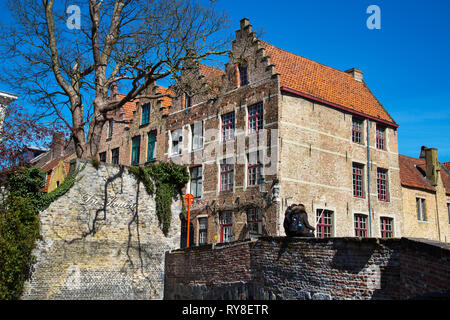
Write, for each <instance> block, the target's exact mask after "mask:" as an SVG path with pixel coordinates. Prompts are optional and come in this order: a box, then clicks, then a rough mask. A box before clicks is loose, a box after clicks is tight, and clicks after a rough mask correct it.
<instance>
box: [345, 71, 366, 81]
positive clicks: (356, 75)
mask: <svg viewBox="0 0 450 320" xmlns="http://www.w3.org/2000/svg"><path fill="white" fill-rule="evenodd" d="M345 72H346V73H348V74H351V75H352V77H353V79H355V80H356V81H359V82H362V81H363V72H362V71H361V70H359V69H356V68H351V69H349V70H347V71H345Z"/></svg>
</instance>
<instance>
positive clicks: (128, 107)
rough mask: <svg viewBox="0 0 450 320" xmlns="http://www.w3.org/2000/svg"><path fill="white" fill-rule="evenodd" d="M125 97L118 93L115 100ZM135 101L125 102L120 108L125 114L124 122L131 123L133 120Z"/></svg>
mask: <svg viewBox="0 0 450 320" xmlns="http://www.w3.org/2000/svg"><path fill="white" fill-rule="evenodd" d="M125 96H126V95H125V94H122V93H118V94H117V95H116V97H117V99H123V98H124V97H125ZM136 108H137V107H136V100H132V101H128V102H125V104H124V105H123V106H122V109H123V112H124V113H125V120H128V121H131V119H133V112H134V111H136Z"/></svg>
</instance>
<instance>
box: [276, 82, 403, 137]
mask: <svg viewBox="0 0 450 320" xmlns="http://www.w3.org/2000/svg"><path fill="white" fill-rule="evenodd" d="M280 89H281V91H284V92H288V93H292V94H295V95H297V96H301V97H304V98H307V99H310V100H313V101H316V102H320V103H323V104H326V105H328V106H330V107H333V108H336V109H339V110H343V111H347V112H349V113H352V114H356V115H358V116H361V117H365V118H368V119H371V120H374V121H377V122H380V123H383V124H385V125H387V126H390V127H393V128H398V124H396V123H394V122H390V121H387V120H383V119H380V118H377V117H374V116H370V115H368V114H365V113H363V112H360V111H356V110H353V109H351V108H348V107H344V106H341V105H338V104H336V103H332V102H329V101H326V100H323V99H320V98H316V97H314V96H311V95H309V94H306V93H303V92H300V91H297V90H294V89H291V88H288V87H284V86H282V87H281V88H280Z"/></svg>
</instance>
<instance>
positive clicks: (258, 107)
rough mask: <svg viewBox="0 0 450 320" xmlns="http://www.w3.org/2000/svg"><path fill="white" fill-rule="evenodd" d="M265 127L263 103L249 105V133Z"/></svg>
mask: <svg viewBox="0 0 450 320" xmlns="http://www.w3.org/2000/svg"><path fill="white" fill-rule="evenodd" d="M262 128H263V104H262V103H258V104H255V105H253V106H250V107H248V133H253V132H258V131H259V130H261V129H262Z"/></svg>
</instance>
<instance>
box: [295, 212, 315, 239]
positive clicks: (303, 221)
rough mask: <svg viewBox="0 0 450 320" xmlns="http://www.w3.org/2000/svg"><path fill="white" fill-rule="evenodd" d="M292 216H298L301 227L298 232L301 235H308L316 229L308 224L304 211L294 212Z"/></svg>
mask: <svg viewBox="0 0 450 320" xmlns="http://www.w3.org/2000/svg"><path fill="white" fill-rule="evenodd" d="M293 214H294V215H296V214H298V215H299V218H300V222H301V227H300V230H298V231H299V232H300V233H301V234H306V233H309V232H310V230H311V231H314V230H316V228H314V227H313V226H311V225H310V224H309V222H308V214H307V213H306V212H305V211H298V210H295V211H294V212H293Z"/></svg>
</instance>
